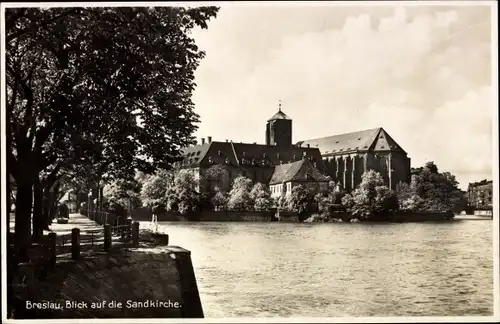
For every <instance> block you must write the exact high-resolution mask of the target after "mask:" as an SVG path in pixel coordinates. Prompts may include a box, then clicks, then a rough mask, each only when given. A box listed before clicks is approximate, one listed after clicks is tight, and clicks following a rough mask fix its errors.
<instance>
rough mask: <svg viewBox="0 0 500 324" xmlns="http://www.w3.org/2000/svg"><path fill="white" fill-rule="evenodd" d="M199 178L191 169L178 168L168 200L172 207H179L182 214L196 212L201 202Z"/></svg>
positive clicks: (168, 192)
mask: <svg viewBox="0 0 500 324" xmlns="http://www.w3.org/2000/svg"><path fill="white" fill-rule="evenodd" d="M199 185H200V183H199V178H198V177H197V176H196V175H195V173H194V172H193V171H191V170H178V171H177V172H176V173H175V176H174V181H173V184H172V186H171V187H170V190H168V191H167V201H168V205H169V207H170V209H174V210H175V209H177V210H178V211H179V212H180V213H181V214H182V215H186V214H190V213H193V212H196V211H197V210H198V208H199V204H200V193H199V190H198V189H199Z"/></svg>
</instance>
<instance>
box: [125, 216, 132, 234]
mask: <svg viewBox="0 0 500 324" xmlns="http://www.w3.org/2000/svg"><path fill="white" fill-rule="evenodd" d="M125 222H126V223H125V224H127V227H126V236H125V237H126V238H130V237H131V236H132V219H130V218H127V219H126V220H125Z"/></svg>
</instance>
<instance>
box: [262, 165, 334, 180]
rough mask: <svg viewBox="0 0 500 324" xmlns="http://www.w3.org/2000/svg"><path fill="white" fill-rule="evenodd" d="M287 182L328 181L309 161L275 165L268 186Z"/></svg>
mask: <svg viewBox="0 0 500 324" xmlns="http://www.w3.org/2000/svg"><path fill="white" fill-rule="evenodd" d="M288 181H323V182H326V181H328V178H327V177H326V176H325V175H323V174H322V173H321V172H320V171H319V170H318V169H317V168H315V167H314V166H313V165H312V164H311V162H310V161H309V160H300V161H296V162H292V163H287V164H282V165H277V166H275V167H274V173H273V175H272V177H271V180H270V181H269V185H274V184H279V183H283V182H288Z"/></svg>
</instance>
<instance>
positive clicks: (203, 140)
mask: <svg viewBox="0 0 500 324" xmlns="http://www.w3.org/2000/svg"><path fill="white" fill-rule="evenodd" d="M203 144H205V138H204V137H202V138H201V145H203Z"/></svg>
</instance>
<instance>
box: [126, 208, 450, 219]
mask: <svg viewBox="0 0 500 324" xmlns="http://www.w3.org/2000/svg"><path fill="white" fill-rule="evenodd" d="M275 215H276V213H275V212H274V211H263V212H256V211H253V212H234V211H203V212H200V213H197V214H195V215H193V217H192V218H189V217H186V216H183V215H181V214H179V213H176V212H165V213H162V214H160V215H158V221H159V222H162V221H163V222H165V221H172V222H175V221H202V222H208V221H215V222H225V221H236V222H237V221H251V222H270V221H279V222H299V216H298V214H297V213H294V212H285V211H280V212H279V219H276V218H275ZM151 216H152V214H151V212H150V211H149V210H148V209H147V208H140V209H137V210H136V211H134V212H133V214H132V218H134V220H137V221H150V220H151ZM382 216H384V220H385V221H394V222H425V221H444V220H451V219H453V217H454V215H453V213H445V212H405V211H398V212H396V213H393V214H392V215H382ZM387 216H389V217H388V218H387ZM351 217H352V216H351V215H350V213H348V212H335V213H334V214H332V215H331V218H340V219H345V220H349V219H350V218H351ZM306 218H307V217H306Z"/></svg>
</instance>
